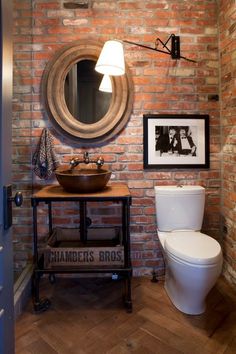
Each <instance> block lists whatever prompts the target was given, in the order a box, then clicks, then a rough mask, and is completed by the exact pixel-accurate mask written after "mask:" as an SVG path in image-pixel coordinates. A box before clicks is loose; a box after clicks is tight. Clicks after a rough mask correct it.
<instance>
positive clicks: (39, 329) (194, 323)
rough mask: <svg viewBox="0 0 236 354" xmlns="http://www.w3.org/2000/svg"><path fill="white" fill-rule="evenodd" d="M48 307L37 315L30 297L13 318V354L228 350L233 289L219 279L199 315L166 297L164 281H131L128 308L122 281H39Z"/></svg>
mask: <svg viewBox="0 0 236 354" xmlns="http://www.w3.org/2000/svg"><path fill="white" fill-rule="evenodd" d="M40 294H41V295H42V296H46V297H49V298H51V301H52V306H51V308H50V309H49V310H47V311H46V312H44V313H41V314H39V315H36V314H35V313H34V312H33V308H32V303H31V300H30V301H29V303H28V305H27V308H26V310H25V311H24V313H23V314H22V315H21V316H20V317H19V318H18V320H17V321H16V331H15V333H16V335H15V338H16V354H127V353H136V354H149V353H150V354H153V353H154V354H157V353H158V354H180V353H182V354H198V353H201V354H233V353H235V352H236V292H235V290H234V289H233V288H232V287H231V286H229V285H228V284H227V283H226V282H225V280H224V279H220V280H219V281H218V283H217V284H216V287H215V288H214V289H213V290H212V291H211V293H210V294H209V296H208V299H207V310H206V312H205V313H204V314H202V315H199V316H190V315H185V314H183V313H181V312H180V311H178V310H177V309H176V308H175V307H174V306H173V305H172V303H171V301H170V300H169V298H168V296H167V295H166V292H165V290H164V286H163V282H162V281H161V282H158V283H152V282H151V281H150V279H149V278H134V279H133V280H132V298H133V312H132V313H131V314H130V313H127V312H126V311H125V309H124V307H123V303H122V282H120V281H118V282H114V281H111V279H99V278H97V279H90V278H89V279H57V281H56V283H55V284H54V285H51V284H49V282H48V279H47V278H44V279H42V280H41V285H40Z"/></svg>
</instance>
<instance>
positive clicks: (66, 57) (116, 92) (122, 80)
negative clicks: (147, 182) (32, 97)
mask: <svg viewBox="0 0 236 354" xmlns="http://www.w3.org/2000/svg"><path fill="white" fill-rule="evenodd" d="M102 47H103V43H101V42H99V41H94V40H80V41H76V42H72V43H70V44H69V45H66V46H63V48H62V49H60V50H59V51H58V52H57V53H56V54H55V55H54V57H53V58H52V59H51V60H50V62H49V63H48V65H47V66H46V69H45V71H44V75H43V95H44V101H45V104H46V110H47V112H48V114H49V117H50V118H51V120H52V122H53V123H54V125H56V127H57V128H59V130H60V132H63V133H66V135H67V136H68V137H69V138H71V139H73V140H74V141H77V142H83V143H90V144H91V143H92V142H103V141H105V140H107V139H110V138H112V137H113V136H114V135H116V134H117V133H119V132H120V131H121V130H122V129H123V128H124V126H125V125H126V123H127V121H128V119H129V117H130V114H131V111H132V106H133V84H132V79H131V74H130V71H129V69H128V67H127V65H126V74H125V75H122V76H113V77H111V81H112V90H113V91H112V98H111V103H110V106H109V109H108V111H107V113H106V114H105V116H104V117H102V118H101V119H100V120H99V121H98V122H96V123H92V124H85V123H81V122H79V121H78V120H77V119H76V118H75V117H73V116H72V114H71V113H70V111H69V109H68V107H67V104H66V102H65V94H64V85H65V79H66V76H67V74H68V72H69V71H70V69H71V68H72V66H73V65H74V64H76V63H77V62H78V61H81V60H93V61H95V62H96V61H97V59H98V57H99V54H100V52H101V49H102Z"/></svg>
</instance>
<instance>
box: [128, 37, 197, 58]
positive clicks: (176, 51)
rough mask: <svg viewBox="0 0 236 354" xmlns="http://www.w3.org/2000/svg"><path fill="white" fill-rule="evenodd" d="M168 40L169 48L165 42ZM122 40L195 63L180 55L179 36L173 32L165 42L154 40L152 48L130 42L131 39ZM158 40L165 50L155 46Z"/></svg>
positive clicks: (158, 39)
mask: <svg viewBox="0 0 236 354" xmlns="http://www.w3.org/2000/svg"><path fill="white" fill-rule="evenodd" d="M169 40H171V49H169V48H168V47H167V43H168V42H169ZM123 42H125V43H129V44H133V45H136V46H138V47H141V48H145V49H151V50H154V51H156V52H159V53H163V54H167V55H170V56H171V58H172V59H185V60H187V61H191V62H193V63H196V61H195V60H193V59H189V58H186V57H184V56H182V55H180V37H179V36H176V35H175V34H171V35H170V37H169V38H168V39H167V41H166V42H165V43H164V42H163V41H162V40H161V39H160V38H157V39H156V41H155V47H154V48H153V47H149V46H147V45H144V44H139V43H136V42H131V41H127V40H123ZM159 42H160V43H161V44H162V45H163V48H165V49H166V50H167V51H166V50H162V49H158V48H157V46H158V43H159Z"/></svg>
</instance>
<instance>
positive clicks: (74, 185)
mask: <svg viewBox="0 0 236 354" xmlns="http://www.w3.org/2000/svg"><path fill="white" fill-rule="evenodd" d="M55 175H56V178H57V180H58V182H59V184H60V185H61V186H62V187H63V188H64V189H65V190H66V191H67V192H70V193H94V192H99V191H101V190H102V189H104V188H105V186H106V185H107V183H108V181H109V179H110V177H111V172H110V171H108V170H106V169H104V168H99V167H98V168H79V169H72V168H70V169H66V170H57V171H55Z"/></svg>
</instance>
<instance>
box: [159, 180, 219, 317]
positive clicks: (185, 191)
mask: <svg viewBox="0 0 236 354" xmlns="http://www.w3.org/2000/svg"><path fill="white" fill-rule="evenodd" d="M155 201H156V216H157V233H158V237H159V240H160V243H161V246H162V251H163V255H164V259H165V265H166V272H165V289H166V292H167V295H168V296H169V298H170V300H171V301H172V303H173V304H174V305H175V307H176V308H177V309H179V310H180V311H182V312H184V313H186V314H189V315H199V314H201V313H203V312H204V311H205V308H206V304H205V299H206V296H207V294H208V293H209V291H210V290H211V289H212V287H213V286H214V285H215V283H216V281H217V278H218V277H219V275H220V273H221V269H222V263H223V257H222V251H221V247H220V244H219V243H218V242H217V241H216V240H215V239H213V238H212V237H210V236H208V235H206V234H204V233H201V232H200V230H201V226H202V220H203V215H204V204H205V189H204V188H203V187H201V186H156V187H155Z"/></svg>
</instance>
